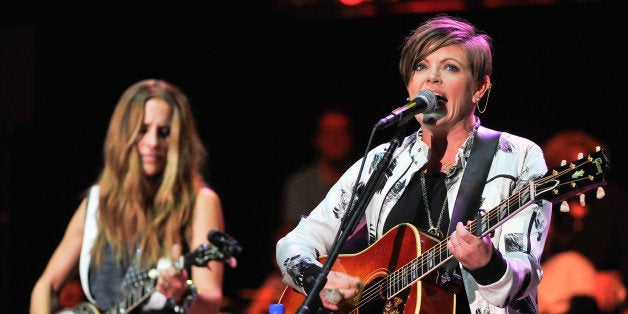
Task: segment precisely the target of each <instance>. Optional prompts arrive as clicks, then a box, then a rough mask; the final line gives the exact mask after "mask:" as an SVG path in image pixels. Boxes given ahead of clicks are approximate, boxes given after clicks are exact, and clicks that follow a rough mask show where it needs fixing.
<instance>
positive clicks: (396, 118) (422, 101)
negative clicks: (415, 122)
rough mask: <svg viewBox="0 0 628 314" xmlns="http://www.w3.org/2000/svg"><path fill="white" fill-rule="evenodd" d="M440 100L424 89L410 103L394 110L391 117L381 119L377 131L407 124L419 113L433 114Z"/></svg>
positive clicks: (377, 124)
mask: <svg viewBox="0 0 628 314" xmlns="http://www.w3.org/2000/svg"><path fill="white" fill-rule="evenodd" d="M437 103H438V98H437V97H436V94H434V93H433V92H432V91H429V90H427V89H424V90H422V91H420V92H418V93H417V94H416V97H414V99H413V100H412V101H410V102H409V103H407V104H405V105H403V106H401V107H399V108H397V109H395V110H393V111H392V112H391V113H390V114H389V115H387V116H386V117H384V118H381V119H379V121H378V122H377V123H376V124H375V129H383V128H387V127H388V126H390V125H392V124H399V123H406V122H408V120H410V119H411V118H412V117H414V116H415V115H417V114H419V113H431V112H433V111H434V110H435V109H436V104H437Z"/></svg>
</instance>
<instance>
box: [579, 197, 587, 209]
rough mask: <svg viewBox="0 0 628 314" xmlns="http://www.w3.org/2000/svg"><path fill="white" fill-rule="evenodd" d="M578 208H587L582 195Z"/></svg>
mask: <svg viewBox="0 0 628 314" xmlns="http://www.w3.org/2000/svg"><path fill="white" fill-rule="evenodd" d="M580 206H582V207H584V206H587V203H586V202H585V201H584V194H580Z"/></svg>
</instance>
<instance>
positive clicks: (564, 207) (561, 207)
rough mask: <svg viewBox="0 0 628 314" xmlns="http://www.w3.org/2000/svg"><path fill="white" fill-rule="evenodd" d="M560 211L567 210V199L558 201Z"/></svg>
mask: <svg viewBox="0 0 628 314" xmlns="http://www.w3.org/2000/svg"><path fill="white" fill-rule="evenodd" d="M560 211H561V212H563V213H567V212H569V203H567V201H563V202H562V203H560Z"/></svg>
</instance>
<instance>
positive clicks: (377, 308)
mask: <svg viewBox="0 0 628 314" xmlns="http://www.w3.org/2000/svg"><path fill="white" fill-rule="evenodd" d="M381 281H382V278H378V279H375V280H373V281H371V282H370V283H369V284H367V285H366V286H365V287H364V288H363V290H362V294H361V295H360V298H359V300H357V304H354V305H352V308H353V309H356V310H357V313H403V310H404V306H405V303H406V300H407V296H408V291H409V290H410V289H405V290H403V291H401V292H400V293H398V294H397V295H396V296H394V297H393V298H391V299H389V300H387V299H385V297H386V294H385V292H383V291H381V289H382V287H381V286H382V285H381V284H380V282H381ZM339 312H340V313H344V312H343V311H339Z"/></svg>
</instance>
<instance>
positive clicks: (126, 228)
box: [92, 79, 207, 266]
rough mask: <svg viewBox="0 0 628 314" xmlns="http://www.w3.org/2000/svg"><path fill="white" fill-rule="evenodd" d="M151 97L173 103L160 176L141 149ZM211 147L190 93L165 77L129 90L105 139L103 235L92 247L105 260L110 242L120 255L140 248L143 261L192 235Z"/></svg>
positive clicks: (128, 256)
mask: <svg viewBox="0 0 628 314" xmlns="http://www.w3.org/2000/svg"><path fill="white" fill-rule="evenodd" d="M151 98H158V99H163V100H164V101H166V102H167V103H168V104H169V105H170V106H171V108H172V120H171V125H170V135H169V139H168V141H169V144H168V153H167V157H166V166H165V168H164V170H163V172H162V173H161V174H160V175H158V176H157V177H156V178H148V177H147V176H145V175H144V172H143V170H142V165H141V160H140V156H139V153H138V151H137V149H136V146H137V139H138V134H139V132H140V128H141V127H142V124H143V120H144V107H145V104H146V102H147V101H148V100H149V99H151ZM206 155H207V152H206V149H205V147H204V146H203V143H202V142H201V139H200V137H199V135H198V132H197V130H196V122H195V120H194V117H193V116H192V111H191V108H190V105H189V101H188V98H187V96H185V94H183V93H182V92H181V90H180V89H179V88H177V87H176V86H174V85H172V84H170V83H168V82H165V81H163V80H155V79H146V80H142V81H139V82H137V83H135V84H133V85H132V86H130V87H129V88H128V89H126V90H125V91H124V93H123V94H122V96H121V97H120V99H119V101H118V103H117V104H116V107H115V109H114V112H113V116H112V118H111V121H110V123H109V128H108V131H107V136H106V139H105V144H104V151H103V158H104V167H103V170H102V172H101V173H100V176H99V178H98V181H97V184H98V185H99V186H100V202H99V211H98V235H97V238H96V241H95V243H94V247H93V249H92V253H93V256H95V260H96V265H101V262H102V258H103V252H104V251H105V250H104V249H105V248H106V246H107V243H109V244H110V245H111V246H112V248H113V252H114V253H115V256H116V260H118V261H121V260H123V261H129V260H130V259H132V258H133V256H134V255H135V254H137V253H140V252H141V254H140V255H139V259H138V260H139V261H140V263H141V264H143V265H147V266H152V265H155V264H156V263H157V261H158V259H159V258H160V257H161V256H168V255H169V253H170V249H171V248H172V245H173V244H175V243H176V244H182V243H183V240H184V239H183V238H182V237H189V232H190V230H189V229H190V221H191V218H192V210H193V206H194V202H195V200H196V194H197V191H198V190H199V189H200V188H201V187H202V186H204V185H205V182H204V179H203V176H202V171H203V167H204V166H205V165H204V162H205V158H206Z"/></svg>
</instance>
